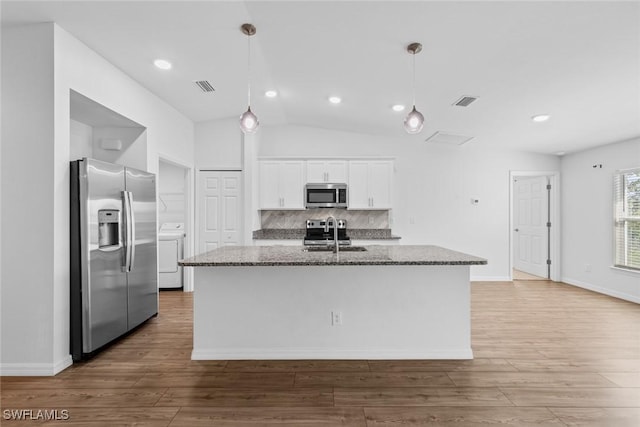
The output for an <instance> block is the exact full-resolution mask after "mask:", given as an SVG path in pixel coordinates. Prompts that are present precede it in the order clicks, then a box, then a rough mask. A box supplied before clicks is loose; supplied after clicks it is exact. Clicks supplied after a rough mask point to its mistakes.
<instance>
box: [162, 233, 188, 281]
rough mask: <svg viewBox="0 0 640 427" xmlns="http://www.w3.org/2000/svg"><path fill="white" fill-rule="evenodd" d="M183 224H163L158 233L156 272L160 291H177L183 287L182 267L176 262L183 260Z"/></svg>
mask: <svg viewBox="0 0 640 427" xmlns="http://www.w3.org/2000/svg"><path fill="white" fill-rule="evenodd" d="M184 236H185V233H184V224H183V223H181V222H165V223H164V224H162V225H161V226H160V231H159V232H158V270H159V273H160V274H159V276H160V277H159V284H158V286H159V287H160V289H178V288H182V286H183V275H182V267H180V266H179V265H178V260H181V259H182V258H184Z"/></svg>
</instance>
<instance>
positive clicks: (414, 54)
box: [411, 52, 416, 108]
mask: <svg viewBox="0 0 640 427" xmlns="http://www.w3.org/2000/svg"><path fill="white" fill-rule="evenodd" d="M411 56H413V108H415V107H416V53H415V52H413V53H412V54H411Z"/></svg>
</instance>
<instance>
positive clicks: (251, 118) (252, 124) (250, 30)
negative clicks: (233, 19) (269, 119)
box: [240, 24, 260, 133]
mask: <svg viewBox="0 0 640 427" xmlns="http://www.w3.org/2000/svg"><path fill="white" fill-rule="evenodd" d="M240 29H241V30H242V33H243V34H245V35H246V36H247V45H248V49H247V52H248V53H247V105H248V107H247V111H245V112H244V113H242V115H241V116H240V129H242V132H244V133H253V132H255V131H256V129H258V125H259V124H260V123H259V122H258V117H256V115H255V114H253V111H251V36H252V35H254V34H255V33H256V27H254V26H253V25H252V24H242V26H241V27H240Z"/></svg>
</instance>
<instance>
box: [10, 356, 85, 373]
mask: <svg viewBox="0 0 640 427" xmlns="http://www.w3.org/2000/svg"><path fill="white" fill-rule="evenodd" d="M72 364H73V359H71V355H68V356H66V357H64V358H62V359H61V360H59V361H58V362H56V363H0V375H2V376H6V377H51V376H53V375H56V374H58V373H59V372H62V371H64V370H65V369H67V368H68V367H69V366H71V365H72Z"/></svg>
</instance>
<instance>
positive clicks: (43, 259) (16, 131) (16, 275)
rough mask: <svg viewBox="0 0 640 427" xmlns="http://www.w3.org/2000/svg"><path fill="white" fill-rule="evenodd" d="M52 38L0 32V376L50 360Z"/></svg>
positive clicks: (27, 31) (36, 31)
mask: <svg viewBox="0 0 640 427" xmlns="http://www.w3.org/2000/svg"><path fill="white" fill-rule="evenodd" d="M52 35H53V29H52V27H51V26H50V25H39V26H33V27H29V28H25V27H16V28H11V29H10V30H5V28H3V29H2V147H1V149H2V168H1V169H2V171H1V173H2V175H1V176H2V243H1V244H2V283H1V286H2V288H1V289H2V312H1V314H0V315H1V323H2V335H1V338H2V348H1V351H2V353H1V355H0V361H1V362H2V365H0V367H1V368H2V374H8V373H12V372H17V373H20V370H21V369H23V368H24V367H29V368H31V369H32V370H33V371H34V372H36V373H34V374H37V373H38V372H44V371H51V370H52V369H51V367H52V363H53V361H54V354H53V340H54V336H53V327H54V325H53V322H52V320H53V310H54V302H53V299H54V259H53V251H54V248H55V241H54V234H53V231H52V230H53V229H54V227H55V221H54V217H53V215H52V213H53V209H52V207H53V203H54V185H53V182H54V163H53V156H54V118H53V105H54V66H53V38H52ZM67 265H68V263H67ZM67 316H68V312H67ZM68 353H69V352H68V349H67V354H68Z"/></svg>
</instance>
